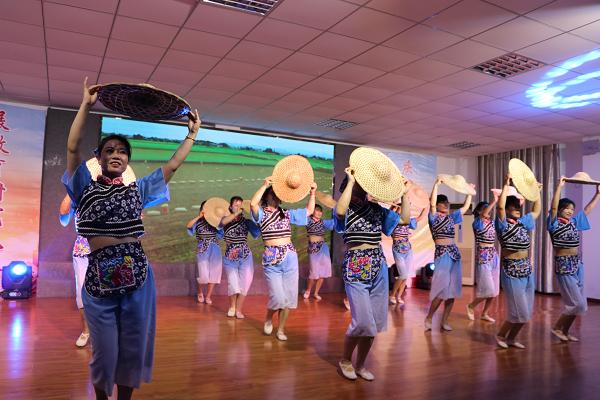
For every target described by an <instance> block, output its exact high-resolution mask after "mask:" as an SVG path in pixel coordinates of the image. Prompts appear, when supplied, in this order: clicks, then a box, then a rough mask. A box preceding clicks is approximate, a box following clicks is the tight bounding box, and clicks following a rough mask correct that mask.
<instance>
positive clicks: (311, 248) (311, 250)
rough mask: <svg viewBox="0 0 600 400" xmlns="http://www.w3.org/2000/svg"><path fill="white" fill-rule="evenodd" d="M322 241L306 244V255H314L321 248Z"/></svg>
mask: <svg viewBox="0 0 600 400" xmlns="http://www.w3.org/2000/svg"><path fill="white" fill-rule="evenodd" d="M323 243H325V242H324V241H321V242H308V254H316V253H318V252H320V251H321V248H323Z"/></svg>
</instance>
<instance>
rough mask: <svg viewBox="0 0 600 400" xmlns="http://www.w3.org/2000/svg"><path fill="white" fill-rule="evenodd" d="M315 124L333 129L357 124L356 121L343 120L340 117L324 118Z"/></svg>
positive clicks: (346, 127)
mask: <svg viewBox="0 0 600 400" xmlns="http://www.w3.org/2000/svg"><path fill="white" fill-rule="evenodd" d="M316 125H318V126H322V127H324V128H333V129H338V130H342V129H348V128H352V127H353V126H355V125H358V124H357V123H356V122H350V121H344V120H342V119H333V118H331V119H325V120H323V121H321V122H317V123H316Z"/></svg>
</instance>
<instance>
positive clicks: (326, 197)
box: [315, 192, 337, 209]
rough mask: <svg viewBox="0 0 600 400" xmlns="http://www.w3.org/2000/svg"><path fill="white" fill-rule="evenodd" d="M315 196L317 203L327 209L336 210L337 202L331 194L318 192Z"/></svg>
mask: <svg viewBox="0 0 600 400" xmlns="http://www.w3.org/2000/svg"><path fill="white" fill-rule="evenodd" d="M315 195H316V199H317V201H318V202H319V203H321V204H322V205H323V206H325V207H327V208H331V209H334V208H335V206H336V205H337V201H335V199H334V198H333V197H332V196H331V195H330V194H327V193H323V192H317V193H316V194H315Z"/></svg>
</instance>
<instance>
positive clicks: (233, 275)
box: [221, 196, 260, 319]
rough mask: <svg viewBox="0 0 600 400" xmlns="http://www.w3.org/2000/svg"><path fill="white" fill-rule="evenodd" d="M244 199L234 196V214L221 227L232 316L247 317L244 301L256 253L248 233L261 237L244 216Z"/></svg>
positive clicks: (253, 225)
mask: <svg viewBox="0 0 600 400" xmlns="http://www.w3.org/2000/svg"><path fill="white" fill-rule="evenodd" d="M243 202H244V199H242V198H241V197H240V196H233V197H232V198H231V199H230V200H229V211H230V212H231V214H229V215H228V216H225V217H223V219H222V220H221V226H222V227H223V231H224V237H225V243H226V245H227V246H226V248H225V258H224V259H223V267H225V273H226V274H227V295H228V296H229V310H228V311H227V316H228V317H236V318H238V319H243V318H244V313H243V308H244V300H245V299H246V296H247V295H248V290H250V285H251V284H252V278H253V277H254V262H253V260H252V252H251V251H250V247H248V233H250V234H251V235H252V237H253V238H254V239H257V238H258V237H259V236H260V229H259V228H258V226H256V224H255V223H254V222H252V221H251V220H249V219H246V218H245V217H244V208H243Z"/></svg>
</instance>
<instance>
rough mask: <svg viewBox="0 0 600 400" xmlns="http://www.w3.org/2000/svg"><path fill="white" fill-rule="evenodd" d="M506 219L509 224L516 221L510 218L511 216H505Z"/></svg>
mask: <svg viewBox="0 0 600 400" xmlns="http://www.w3.org/2000/svg"><path fill="white" fill-rule="evenodd" d="M506 221H507V222H508V223H509V224H516V223H517V222H518V221H517V220H516V219H512V218H508V217H506Z"/></svg>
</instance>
